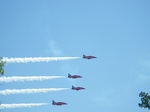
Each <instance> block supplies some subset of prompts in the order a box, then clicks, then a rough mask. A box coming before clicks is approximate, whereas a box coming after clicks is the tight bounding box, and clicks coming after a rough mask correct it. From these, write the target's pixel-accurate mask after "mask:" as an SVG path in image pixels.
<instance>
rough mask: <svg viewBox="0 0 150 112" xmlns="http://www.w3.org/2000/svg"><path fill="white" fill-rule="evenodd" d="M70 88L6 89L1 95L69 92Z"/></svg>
mask: <svg viewBox="0 0 150 112" xmlns="http://www.w3.org/2000/svg"><path fill="white" fill-rule="evenodd" d="M67 89H69V88H42V89H6V90H2V91H0V94H1V95H10V94H30V93H47V92H52V91H61V90H67Z"/></svg>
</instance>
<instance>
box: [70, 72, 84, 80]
mask: <svg viewBox="0 0 150 112" xmlns="http://www.w3.org/2000/svg"><path fill="white" fill-rule="evenodd" d="M68 78H73V79H76V78H82V76H80V75H71V74H69V73H68Z"/></svg>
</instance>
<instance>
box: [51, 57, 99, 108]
mask: <svg viewBox="0 0 150 112" xmlns="http://www.w3.org/2000/svg"><path fill="white" fill-rule="evenodd" d="M83 58H84V59H88V60H89V59H92V58H97V57H95V56H86V55H84V54H83ZM68 78H72V79H77V78H82V76H80V75H71V74H69V73H68ZM71 89H72V90H76V91H78V90H83V89H85V88H83V87H75V86H72V88H71ZM52 105H57V106H62V105H67V103H65V102H55V101H54V100H52Z"/></svg>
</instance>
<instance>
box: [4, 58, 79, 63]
mask: <svg viewBox="0 0 150 112" xmlns="http://www.w3.org/2000/svg"><path fill="white" fill-rule="evenodd" d="M78 58H80V57H29V58H27V57H25V58H7V57H3V59H2V60H3V61H4V62H6V63H28V62H49V61H64V60H71V59H78Z"/></svg>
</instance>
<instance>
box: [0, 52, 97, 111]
mask: <svg viewBox="0 0 150 112" xmlns="http://www.w3.org/2000/svg"><path fill="white" fill-rule="evenodd" d="M78 58H80V57H56V58H55V57H46V58H44V57H36V58H5V57H4V58H3V61H5V62H6V63H28V62H49V61H59V60H70V59H78ZM93 58H97V57H95V56H91V55H89V56H86V55H84V54H83V59H87V60H90V59H93ZM64 77H65V76H24V77H22V76H12V77H1V78H0V82H16V81H20V82H24V81H37V80H40V81H43V80H50V79H57V78H64ZM68 78H70V79H78V78H83V77H82V76H80V75H76V74H70V73H68ZM66 89H68V88H41V89H20V90H17V89H6V90H2V91H0V94H2V95H9V94H19V93H21V94H28V93H40V92H42V93H46V92H50V91H60V90H66ZM71 89H72V90H76V91H79V90H85V88H84V87H77V86H72V87H71ZM42 105H48V103H31V104H0V109H3V108H18V107H21V108H22V107H32V106H42ZM52 105H55V106H62V105H68V104H67V103H66V102H61V101H59V102H56V101H54V100H52Z"/></svg>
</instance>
